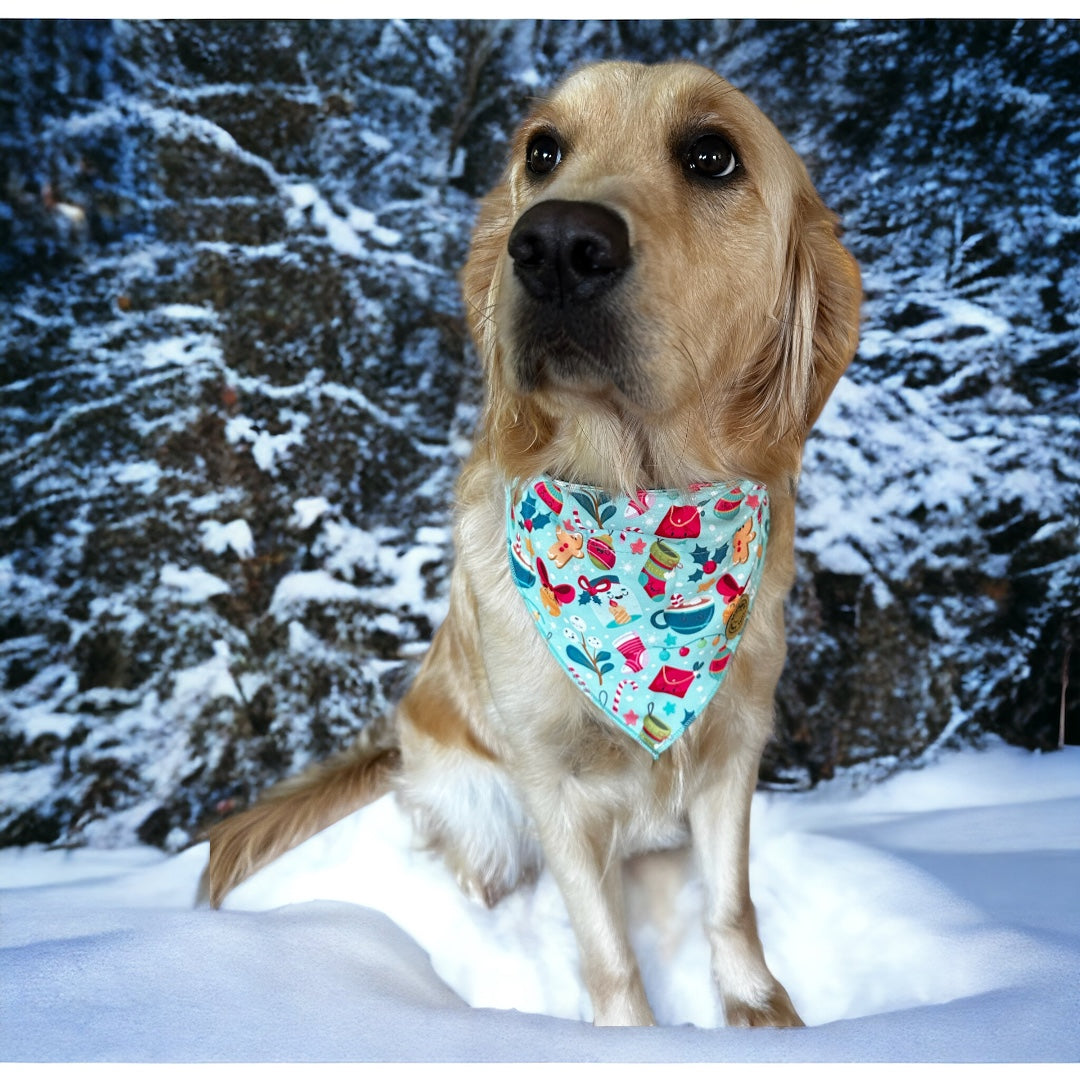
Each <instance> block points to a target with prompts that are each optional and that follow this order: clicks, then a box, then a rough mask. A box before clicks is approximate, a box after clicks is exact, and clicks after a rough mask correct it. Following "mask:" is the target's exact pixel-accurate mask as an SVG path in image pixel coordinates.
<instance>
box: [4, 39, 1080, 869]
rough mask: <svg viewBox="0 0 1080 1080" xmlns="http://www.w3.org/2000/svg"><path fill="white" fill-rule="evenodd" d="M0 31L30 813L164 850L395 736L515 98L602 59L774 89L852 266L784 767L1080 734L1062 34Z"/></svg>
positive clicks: (1043, 742)
mask: <svg viewBox="0 0 1080 1080" xmlns="http://www.w3.org/2000/svg"><path fill="white" fill-rule="evenodd" d="M0 49H2V51H3V55H4V58H5V74H4V76H3V81H2V82H0V161H2V163H3V164H2V166H0V170H2V171H0V175H2V177H3V181H4V185H5V186H4V189H3V192H2V193H0V297H2V303H0V418H2V422H0V461H2V468H0V769H2V770H3V771H2V773H0V841H3V842H5V843H9V844H10V843H16V844H17V843H30V842H47V843H54V842H62V843H79V842H95V843H109V842H126V841H131V840H133V839H136V838H138V839H141V840H143V841H145V842H149V843H153V844H159V845H161V846H164V847H167V848H173V849H175V848H177V847H180V846H182V845H183V844H185V843H186V842H188V840H189V839H190V838H191V837H192V836H193V835H195V834H196V832H197V830H198V829H199V828H200V827H201V826H203V825H205V824H208V823H209V822H211V821H212V820H214V819H215V817H216V816H217V815H219V814H220V813H222V812H225V811H227V810H228V809H230V808H231V807H233V806H235V805H240V804H242V803H244V802H246V801H247V800H248V799H249V798H250V797H252V795H253V794H254V793H255V792H256V791H258V790H259V789H260V788H262V787H264V786H266V785H267V784H268V783H270V782H271V781H273V780H274V779H276V778H277V777H279V776H281V775H283V774H286V773H289V772H293V771H295V770H296V769H298V768H299V767H301V766H302V765H304V764H305V763H307V762H308V761H310V760H313V759H315V758H318V757H321V756H324V755H326V754H327V753H329V752H332V751H333V750H335V749H337V748H339V747H341V746H343V745H345V744H346V743H347V742H349V741H350V740H351V739H353V738H354V737H355V736H356V735H357V733H358V732H359V733H361V736H362V737H369V736H370V735H371V733H372V732H373V731H374V730H376V729H377V727H378V725H379V723H380V719H379V718H380V717H382V716H383V715H384V714H385V713H386V712H387V710H388V708H389V706H390V705H391V704H392V702H393V700H395V699H396V697H397V696H398V695H399V694H400V692H401V690H402V688H403V686H404V685H405V683H406V682H407V680H408V678H409V675H410V673H411V671H412V667H413V664H414V659H413V657H414V656H415V655H417V654H418V653H419V652H420V651H422V648H423V645H424V643H426V642H427V641H428V640H430V636H431V633H432V632H433V629H434V627H435V625H437V623H438V621H439V619H440V618H441V617H442V613H443V611H444V596H445V588H446V583H447V572H448V568H449V564H450V559H451V552H450V545H449V533H448V528H447V526H448V503H449V495H450V491H451V488H452V484H453V479H454V476H455V474H456V470H457V465H458V461H459V460H460V455H461V454H462V453H463V449H464V447H465V445H466V443H467V439H468V437H469V435H470V433H471V430H472V426H473V424H474V422H475V417H476V409H477V406H478V403H479V386H478V381H477V374H476V362H475V358H474V357H473V356H472V353H471V347H470V346H468V345H467V343H466V341H465V334H464V329H463V318H462V312H461V308H460V298H459V294H458V289H457V284H456V274H457V271H458V269H459V268H460V266H461V264H462V262H463V260H464V257H465V252H466V247H467V240H468V231H469V227H470V224H471V221H472V215H473V212H474V199H475V197H476V196H478V195H480V194H482V193H483V191H484V190H486V189H487V188H488V187H489V186H490V185H491V184H492V183H493V182H494V180H495V179H496V178H497V176H498V173H499V171H500V170H501V167H502V163H503V157H504V154H505V149H506V142H507V136H508V134H509V132H510V131H511V130H512V128H513V125H514V123H515V122H516V120H517V118H518V117H520V115H521V114H522V112H523V111H524V109H525V108H526V107H527V102H528V99H529V97H530V96H531V95H533V94H535V93H536V92H537V91H538V88H541V87H543V86H545V85H548V84H550V83H552V82H554V81H555V80H556V79H557V78H558V77H559V76H560V75H561V74H563V73H564V72H565V71H566V70H567V69H568V68H570V67H572V66H574V65H575V64H578V63H581V62H584V61H586V60H589V59H597V58H603V57H616V56H621V57H626V58H630V59H640V60H660V59H666V58H670V57H674V56H683V57H689V58H696V59H699V60H701V61H702V62H704V63H707V64H709V65H711V66H713V67H715V68H717V70H720V71H721V72H722V73H723V74H725V75H726V76H727V77H728V78H729V79H731V81H733V82H734V83H736V84H737V85H739V86H741V87H742V88H743V89H745V90H746V91H747V92H748V93H750V95H751V96H752V97H754V98H755V100H757V101H758V102H759V104H761V105H762V107H763V108H764V109H765V110H766V111H767V112H768V113H769V114H770V115H771V116H772V117H773V118H774V119H775V120H776V122H777V124H778V126H779V127H780V129H781V130H782V131H784V132H785V134H786V135H787V136H788V137H789V138H790V139H791V140H792V142H793V143H794V145H795V146H796V148H797V149H798V150H799V151H800V153H802V154H803V156H804V157H805V159H806V160H807V163H808V166H809V168H810V170H811V174H812V175H813V177H814V179H815V181H816V182H817V184H818V186H819V188H820V190H821V191H822V194H823V195H824V197H825V199H826V201H827V202H828V203H829V204H830V205H831V206H833V207H834V208H835V209H836V210H837V211H838V212H839V213H840V215H841V217H842V218H843V220H844V222H845V225H846V229H847V232H846V237H847V242H848V243H849V245H850V246H851V248H852V250H853V251H854V252H855V254H856V256H857V257H858V258H859V260H860V262H861V264H862V266H863V269H864V274H865V288H866V304H865V309H864V333H863V342H862V345H861V347H860V353H859V356H858V357H857V358H856V361H855V363H854V365H853V366H852V369H851V372H850V375H849V376H848V378H846V379H845V380H844V381H843V382H842V383H841V386H840V388H839V390H838V392H837V394H836V396H835V398H834V400H833V402H832V403H831V404H830V406H829V408H828V409H827V411H826V413H825V415H824V416H823V417H822V420H821V422H820V423H819V425H818V427H817V429H816V430H815V432H814V434H813V436H812V438H811V440H810V443H809V445H808V447H807V454H806V461H805V471H804V478H803V485H802V491H801V497H800V498H801V505H800V513H801V517H800V541H799V543H800V571H799V579H798V582H797V584H796V588H795V590H794V593H793V595H792V600H791V604H790V608H789V628H790V649H789V662H788V666H787V669H786V671H785V674H784V678H783V681H782V684H781V692H780V699H779V707H778V725H777V738H776V740H775V742H774V744H773V745H772V746H771V747H770V750H769V752H768V755H767V759H766V763H765V767H764V770H763V776H764V777H765V778H766V779H767V780H769V781H772V782H775V783H783V784H797V785H804V784H808V783H812V782H815V781H816V780H817V779H818V778H820V777H824V776H829V775H831V774H832V773H833V772H834V771H835V770H836V769H838V768H842V767H845V766H851V765H856V764H859V763H863V762H872V763H875V764H874V766H873V767H874V768H890V767H894V766H895V765H896V764H898V763H904V762H908V761H916V760H918V758H919V756H920V755H922V754H925V753H927V752H929V751H930V749H931V748H933V747H935V746H937V745H940V744H941V742H942V741H944V740H946V739H953V738H974V737H978V736H980V735H981V734H984V733H996V734H998V735H1001V736H1003V737H1005V738H1007V739H1010V740H1012V741H1015V742H1018V743H1021V744H1023V745H1026V746H1030V747H1038V748H1042V749H1048V748H1050V747H1052V746H1054V745H1056V744H1057V740H1058V736H1059V728H1060V725H1061V723H1062V718H1064V720H1063V722H1064V726H1065V731H1066V736H1067V738H1068V739H1069V741H1073V742H1075V741H1077V739H1078V738H1080V715H1078V706H1077V694H1076V687H1077V686H1078V685H1080V672H1078V671H1077V667H1078V663H1077V659H1076V657H1077V654H1078V651H1080V649H1078V648H1077V647H1076V645H1074V644H1073V643H1075V642H1078V639H1080V602H1078V597H1080V553H1078V543H1077V536H1078V516H1080V494H1078V493H1080V486H1078V484H1077V481H1078V479H1080V460H1078V459H1080V453H1078V451H1080V420H1078V415H1080V401H1078V396H1080V395H1078V374H1080V365H1078V362H1077V361H1078V357H1080V326H1078V321H1080V316H1078V312H1080V280H1078V275H1077V274H1076V266H1077V262H1078V259H1077V255H1078V247H1080V240H1078V237H1080V225H1078V224H1077V222H1078V220H1080V207H1078V205H1077V204H1078V195H1077V193H1078V190H1080V184H1078V176H1077V166H1076V144H1075V131H1076V128H1077V120H1078V117H1080V108H1078V104H1080V76H1078V74H1077V72H1080V32H1078V30H1077V28H1076V26H1075V24H1051V23H1038V24H1018V23H1015V24H1014V23H996V22H991V23H979V24H974V25H970V24H961V23H931V24H914V23H912V24H907V23H905V24H894V23H877V22H865V23H863V22H860V23H839V24H833V23H814V24H788V23H768V24H765V25H754V24H751V23H716V24H712V23H697V22H665V23H633V22H627V23H617V24H615V23H586V24H565V23H555V24H550V23H546V24H534V23H516V22H515V23H510V24H487V23H483V22H475V21H472V22H460V23H459V22H433V23H432V22H408V23H383V22H376V23H370V22H354V23H343V24H336V23H318V24H308V23H225V24H215V23H204V22H200V23H155V22H140V23H136V24H122V23H121V24H114V23H92V22H78V23H39V22H19V23H14V22H8V23H0ZM1067 677H1068V678H1069V680H1070V684H1071V689H1069V690H1068V691H1064V690H1063V686H1064V683H1065V681H1066V678H1067Z"/></svg>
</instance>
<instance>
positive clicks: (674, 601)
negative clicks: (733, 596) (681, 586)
mask: <svg viewBox="0 0 1080 1080" xmlns="http://www.w3.org/2000/svg"><path fill="white" fill-rule="evenodd" d="M715 610H716V609H715V607H714V605H713V601H712V597H711V596H694V597H691V598H690V599H685V600H684V599H683V597H681V596H673V597H672V598H671V603H670V604H668V606H667V607H666V608H665V609H664V610H663V611H654V612H653V614H652V618H651V619H650V621H651V622H652V624H653V626H655V627H656V629H657V630H674V631H675V632H676V633H678V634H699V633H701V631H702V630H704V629H705V627H706V626H708V625H709V623H710V621H711V620H712V617H713V612H714V611H715Z"/></svg>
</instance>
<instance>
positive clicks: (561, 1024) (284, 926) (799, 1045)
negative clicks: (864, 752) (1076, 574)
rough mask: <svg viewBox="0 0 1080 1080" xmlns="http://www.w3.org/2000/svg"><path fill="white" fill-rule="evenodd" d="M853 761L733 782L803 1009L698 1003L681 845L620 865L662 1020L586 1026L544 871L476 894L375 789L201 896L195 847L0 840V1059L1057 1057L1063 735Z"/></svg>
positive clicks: (1076, 820) (1069, 1040)
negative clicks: (221, 898) (263, 864)
mask: <svg viewBox="0 0 1080 1080" xmlns="http://www.w3.org/2000/svg"><path fill="white" fill-rule="evenodd" d="M858 781H859V774H857V773H855V772H852V773H848V774H846V775H845V776H843V777H840V778H838V779H836V780H834V781H831V782H829V783H826V784H822V785H819V787H818V788H816V789H815V790H813V791H811V792H807V793H804V794H792V793H776V792H769V793H759V794H758V795H757V796H756V797H755V802H754V811H753V840H752V851H751V882H752V887H753V891H754V896H755V901H756V904H757V909H758V917H759V922H760V926H761V932H762V938H763V940H764V943H765V948H766V954H767V957H768V960H769V963H770V965H771V967H772V968H773V970H774V972H775V973H776V974H777V976H778V977H779V978H780V979H781V980H782V981H783V982H784V983H785V985H786V986H787V988H788V990H789V992H790V993H791V996H792V998H793V1000H794V1001H795V1003H796V1005H797V1006H798V1008H799V1009H800V1011H801V1013H802V1015H803V1017H804V1019H805V1020H806V1021H807V1023H808V1025H809V1026H808V1027H807V1028H806V1029H805V1030H802V1031H770V1030H754V1031H745V1030H735V1029H730V1030H729V1029H723V1028H717V1027H716V1024H717V1017H716V1013H715V1006H714V1002H713V996H712V990H711V988H710V986H709V975H708V963H707V948H706V944H705V938H704V934H703V931H702V930H701V928H700V924H699V917H700V908H701V891H700V885H699V883H698V881H697V878H696V875H695V874H694V872H693V871H692V869H691V868H690V863H689V860H688V859H687V858H686V856H685V853H681V852H676V853H667V854H662V855H653V856H648V857H645V858H642V859H639V860H636V861H635V862H634V863H633V864H631V866H630V867H629V868H628V872H627V883H628V884H627V893H628V908H629V910H630V912H631V917H632V920H633V925H634V926H635V931H634V937H635V947H636V949H637V951H638V955H639V957H640V960H641V965H642V971H643V976H644V978H645V980H646V985H647V987H648V990H649V994H650V998H651V1000H652V1001H653V1004H654V1007H655V1009H656V1012H657V1015H658V1018H659V1019H660V1020H661V1021H662V1022H663V1024H664V1025H665V1026H663V1027H659V1028H656V1029H630V1030H614V1029H608V1030H604V1029H594V1028H592V1027H591V1025H589V1024H588V1023H587V1022H586V1021H587V1019H588V1016H589V1005H588V1000H587V997H586V995H585V993H584V989H583V986H582V983H581V979H580V976H579V975H578V972H577V961H576V952H575V947H574V943H573V938H572V935H571V932H570V929H569V925H568V921H567V916H566V912H565V909H564V907H563V904H562V901H561V898H560V896H559V893H558V890H557V889H556V888H555V886H554V883H553V882H552V880H551V878H550V876H549V875H547V874H546V873H545V874H542V875H541V877H540V879H539V880H538V881H537V882H536V884H535V885H534V886H528V887H524V888H522V889H520V890H518V892H516V893H514V894H512V895H511V896H510V897H508V898H506V899H505V900H504V901H503V902H502V903H501V904H499V905H498V906H497V907H496V908H494V909H492V910H488V909H485V908H483V907H481V906H478V905H475V904H473V903H472V902H470V901H468V900H466V899H465V898H464V897H463V896H462V895H461V894H460V892H459V891H458V890H457V887H456V886H455V884H454V882H453V880H452V878H451V876H450V874H449V873H448V872H447V871H446V870H445V868H444V867H443V866H442V864H441V862H439V861H438V860H437V859H436V858H435V857H433V856H431V855H430V854H428V853H426V852H423V851H421V850H418V849H417V847H416V846H415V845H414V843H413V838H412V833H411V829H410V826H409V824H408V822H407V820H406V819H405V818H404V816H403V815H402V813H401V812H400V810H399V809H398V807H397V805H396V804H395V802H394V800H393V798H392V797H387V798H384V799H382V800H380V801H379V802H377V803H375V804H373V805H372V806H370V807H367V808H365V809H364V810H361V811H358V812H356V813H354V814H352V815H351V816H350V817H348V818H346V819H344V820H343V821H341V822H339V823H338V824H337V825H334V826H332V827H331V828H329V829H327V830H325V831H324V832H322V833H320V834H319V835H317V836H316V837H313V838H312V839H311V840H309V841H308V842H307V843H305V844H303V845H302V846H301V847H299V848H297V849H295V850H294V851H292V852H290V853H289V854H288V855H286V856H284V857H283V858H281V859H279V860H278V861H277V862H276V863H274V864H272V865H271V866H270V867H268V868H266V869H265V870H264V871H262V872H261V873H260V874H258V875H256V877H254V878H252V879H251V880H250V881H248V882H246V883H245V884H244V885H242V886H241V887H240V888H239V889H237V890H236V891H235V892H234V893H233V894H232V895H231V897H229V899H228V900H227V902H226V906H225V909H224V910H223V911H220V912H211V911H209V910H205V909H197V908H194V907H193V897H194V893H195V889H196V885H197V881H198V878H199V875H200V873H201V871H202V868H203V865H204V863H205V859H206V845H205V844H200V845H197V846H195V847H192V848H189V849H188V850H187V851H185V852H183V853H182V854H180V855H178V856H174V857H167V856H163V855H161V854H160V853H158V852H155V851H152V850H150V849H147V848H138V849H124V850H112V851H100V850H87V849H83V850H75V851H48V850H44V849H43V848H40V847H36V848H28V849H22V850H12V849H8V850H5V851H0V883H2V884H0V890H2V891H0V904H2V906H3V911H4V934H3V941H2V945H0V997H2V999H3V1000H4V1001H6V1002H12V1003H15V1006H16V1009H17V1013H18V1016H19V1023H18V1024H17V1025H13V1024H9V1025H7V1026H5V1027H4V1028H3V1029H0V1059H3V1060H7V1061H65V1060H66V1061H71V1060H79V1061H102V1060H113V1061H132V1060H134V1061H193V1060H198V1061H229V1060H233V1061H242V1060H263V1061H283V1060H290V1061H291V1060H296V1061H300V1060H323V1061H325V1060H341V1061H351V1060H564V1061H569V1060H589V1061H601V1060H606V1061H615V1062H626V1061H639V1062H640V1061H695V1060H711V1061H716V1060H723V1061H908V1060H911V1061H972V1062H975V1061H1063V1062H1064V1061H1074V1060H1075V1059H1076V1056H1077V1054H1078V1052H1080V1032H1078V1029H1077V1026H1076V1022H1075V1018H1076V1011H1077V1007H1078V1006H1080V993H1078V991H1077V985H1078V977H1080V920H1078V919H1077V915H1076V908H1075V897H1076V890H1077V885H1078V883H1080V750H1077V749H1074V748H1066V749H1065V750H1064V751H1062V752H1060V753H1055V754H1046V755H1032V754H1029V753H1026V752H1024V751H1021V750H1018V749H1015V748H1010V747H1007V746H1005V745H1003V744H997V743H994V744H991V745H990V746H989V747H988V748H987V749H985V750H983V751H977V750H973V749H967V750H964V751H963V752H960V753H954V754H952V755H950V756H945V757H941V758H939V759H938V760H937V761H936V762H934V763H933V764H930V765H927V766H926V767H924V768H922V769H918V770H909V771H906V772H903V773H898V774H896V775H894V776H892V777H891V778H889V779H888V780H887V781H885V782H883V783H879V784H876V785H874V786H865V787H863V786H861V785H860V783H859V782H858ZM470 1006H471V1008H470ZM687 1024H692V1025H693V1026H686V1025H687Z"/></svg>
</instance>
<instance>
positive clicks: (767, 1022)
mask: <svg viewBox="0 0 1080 1080" xmlns="http://www.w3.org/2000/svg"><path fill="white" fill-rule="evenodd" d="M724 1018H725V1020H726V1021H727V1025H728V1027H806V1025H805V1024H804V1023H803V1022H802V1018H801V1017H800V1016H799V1014H798V1013H797V1012H796V1011H795V1006H794V1005H792V1004H791V998H790V997H788V992H787V991H786V990H785V989H784V988H783V987H782V986H781V985H780V984H779V983H775V984H774V985H773V987H772V989H771V991H770V992H769V994H768V996H767V998H766V999H765V1001H764V1002H763V1003H751V1002H748V1001H739V1000H736V999H735V998H730V997H726V996H725V998H724Z"/></svg>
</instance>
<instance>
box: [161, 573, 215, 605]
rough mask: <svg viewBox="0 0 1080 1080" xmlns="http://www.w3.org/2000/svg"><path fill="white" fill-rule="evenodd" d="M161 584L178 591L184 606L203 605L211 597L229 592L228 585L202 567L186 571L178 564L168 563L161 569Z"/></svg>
mask: <svg viewBox="0 0 1080 1080" xmlns="http://www.w3.org/2000/svg"><path fill="white" fill-rule="evenodd" d="M161 583H162V585H167V586H169V587H170V588H172V589H176V590H178V592H179V593H180V597H179V598H180V601H181V603H184V604H202V603H204V602H205V601H206V600H208V599H209V598H210V597H211V596H217V595H219V594H220V593H227V592H228V591H229V586H228V584H227V583H226V582H224V581H222V580H221V578H219V577H217V576H215V575H214V574H211V573H209V571H206V570H203V569H201V568H200V567H193V568H191V569H184V568H182V567H180V566H177V565H176V563H166V564H165V565H164V566H163V567H162V568H161Z"/></svg>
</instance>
